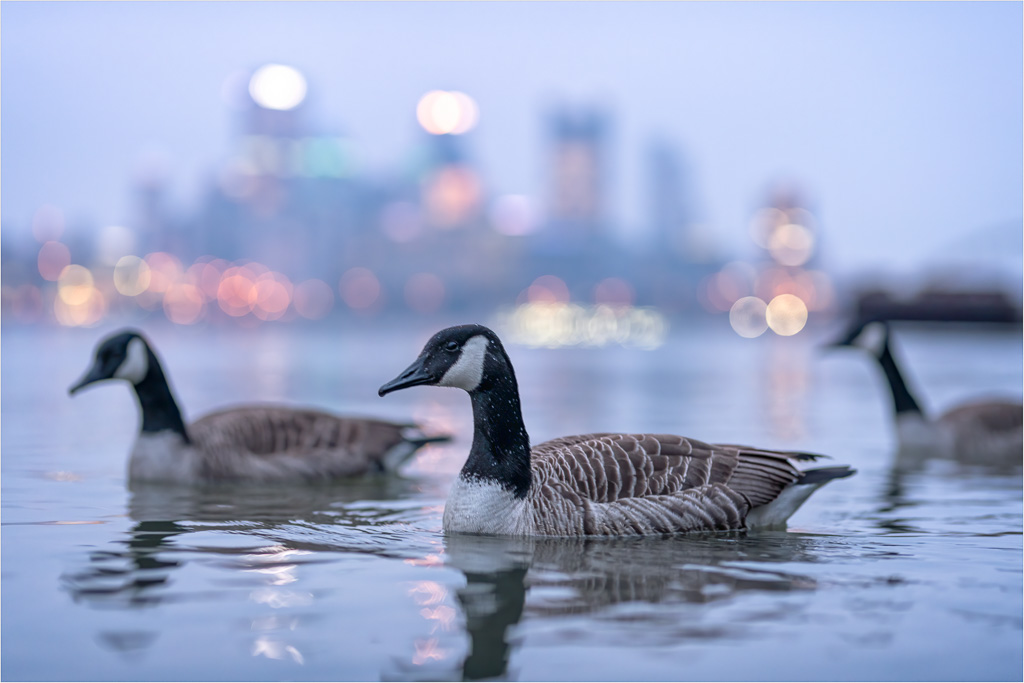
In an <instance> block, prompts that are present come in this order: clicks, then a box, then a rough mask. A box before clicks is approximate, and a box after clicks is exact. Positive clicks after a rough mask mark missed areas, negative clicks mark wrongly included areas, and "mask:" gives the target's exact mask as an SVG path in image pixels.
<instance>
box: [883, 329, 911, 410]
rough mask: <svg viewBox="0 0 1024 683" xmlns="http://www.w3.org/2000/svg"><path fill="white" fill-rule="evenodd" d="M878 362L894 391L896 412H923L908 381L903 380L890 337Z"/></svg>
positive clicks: (890, 388) (891, 389) (893, 403)
mask: <svg viewBox="0 0 1024 683" xmlns="http://www.w3.org/2000/svg"><path fill="white" fill-rule="evenodd" d="M878 363H879V365H881V366H882V371H883V372H885V378H886V379H887V380H889V390H890V391H891V392H892V406H893V410H894V411H895V413H896V414H897V415H899V414H901V413H918V414H921V407H920V406H919V405H918V404H917V401H916V400H914V397H913V395H911V393H910V389H908V388H907V383H906V382H905V381H904V380H903V375H902V374H900V370H899V368H898V367H896V359H895V358H893V355H892V351H890V350H889V340H888V339H886V340H885V345H884V346H883V347H882V353H881V354H880V355H879V356H878Z"/></svg>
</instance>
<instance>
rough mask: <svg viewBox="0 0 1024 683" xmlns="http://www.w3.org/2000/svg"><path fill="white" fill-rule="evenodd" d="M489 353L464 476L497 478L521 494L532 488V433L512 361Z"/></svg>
mask: <svg viewBox="0 0 1024 683" xmlns="http://www.w3.org/2000/svg"><path fill="white" fill-rule="evenodd" d="M505 360H506V362H505V364H504V365H505V367H501V365H502V363H500V362H499V361H498V360H497V359H495V358H494V357H493V356H491V355H490V354H488V357H487V360H486V366H485V371H484V376H483V379H482V380H481V382H480V386H479V387H477V388H476V390H474V391H473V392H471V393H470V395H469V396H470V399H471V400H472V402H473V446H472V448H470V450H469V458H468V459H467V460H466V464H465V466H463V468H462V476H463V477H466V478H477V479H484V480H491V481H496V482H498V483H499V484H501V485H502V486H503V487H504V488H506V489H507V490H509V491H510V492H512V493H513V495H515V496H516V497H517V498H525V497H526V494H527V492H528V491H529V489H530V483H531V481H532V475H531V472H530V436H529V435H528V434H527V433H526V427H525V425H523V413H522V409H521V408H520V404H519V386H518V384H516V376H515V373H514V372H513V371H512V365H511V363H508V362H507V359H505Z"/></svg>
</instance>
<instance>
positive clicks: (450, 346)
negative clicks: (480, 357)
mask: <svg viewBox="0 0 1024 683" xmlns="http://www.w3.org/2000/svg"><path fill="white" fill-rule="evenodd" d="M444 348H445V349H447V350H449V351H458V350H459V342H457V341H450V342H448V343H447V344H445V345H444Z"/></svg>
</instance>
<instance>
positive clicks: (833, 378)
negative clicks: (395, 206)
mask: <svg viewBox="0 0 1024 683" xmlns="http://www.w3.org/2000/svg"><path fill="white" fill-rule="evenodd" d="M439 327H440V325H439V324H436V323H435V324H427V323H425V322H424V321H422V320H420V321H405V322H401V321H390V322H375V323H372V324H368V323H365V322H356V321H352V322H348V323H344V324H340V323H339V324H337V325H333V326H307V327H303V326H291V327H285V326H280V327H272V326H266V327H264V328H259V329H256V330H250V331H243V330H237V329H235V330H210V329H205V330H203V329H190V328H174V327H170V326H158V325H154V326H152V327H151V328H147V332H148V333H149V336H150V337H151V339H152V340H153V341H154V345H155V346H156V348H157V351H158V353H159V354H160V355H161V356H162V357H163V359H164V361H165V369H166V370H167V372H168V375H169V376H170V378H171V382H172V384H173V386H174V388H175V390H176V393H177V396H178V398H179V400H180V401H181V403H182V406H183V408H184V411H185V413H186V417H196V416H199V415H201V414H203V413H205V412H207V411H209V410H212V409H214V408H218V407H221V406H225V405H229V404H232V403H238V402H242V401H252V400H271V401H284V402H289V403H296V404H301V405H313V406H320V407H325V408H328V409H331V410H334V411H337V412H343V413H353V414H360V415H376V416H381V417H386V418H392V419H400V420H406V419H408V418H410V417H415V418H416V419H418V420H420V421H423V422H426V423H428V424H429V425H431V426H432V427H434V428H436V429H439V430H447V431H451V432H452V433H453V434H455V436H456V438H455V440H454V441H453V442H452V443H451V444H446V445H443V446H431V447H428V448H425V449H424V450H422V451H421V452H420V454H419V456H418V457H417V458H416V459H415V460H414V461H412V462H410V463H409V464H408V465H407V466H406V468H405V469H404V470H403V473H402V476H401V477H396V478H391V479H375V480H364V481H358V482H350V483H345V484H337V485H332V486H321V487H313V488H303V487H261V488H255V487H248V488H219V489H217V488H214V489H204V490H198V491H193V490H175V489H173V488H168V487H145V488H137V489H135V490H129V489H128V487H127V486H126V480H125V462H126V454H127V452H128V450H129V448H130V445H131V441H132V439H133V438H134V434H135V431H136V429H137V419H138V418H137V415H136V409H135V405H134V403H133V400H132V398H131V396H130V392H129V390H128V388H127V387H125V386H121V385H114V384H107V385H101V386H98V387H95V388H93V389H91V390H90V391H88V392H84V393H83V394H81V395H79V396H76V397H75V398H74V399H73V400H72V399H70V398H69V397H68V396H67V387H68V386H69V385H70V384H71V383H72V382H73V381H74V380H75V379H77V377H78V376H79V375H80V374H81V373H82V372H83V371H84V370H85V368H86V366H87V365H88V363H89V361H90V358H91V353H92V348H93V346H94V344H95V342H96V341H97V340H98V339H99V338H100V337H101V336H102V335H103V334H105V333H107V332H109V331H110V329H108V328H104V329H99V330H63V329H61V330H57V329H48V328H19V327H13V326H6V327H5V329H4V331H3V338H2V449H3V459H2V477H3V478H2V493H3V497H2V523H3V530H2V560H3V562H2V671H0V674H2V676H3V678H5V679H7V680H58V679H59V680H130V681H136V680H197V679H198V680H281V679H287V680H352V679H355V680H451V679H488V678H492V679H505V680H530V679H547V680H651V679H660V680H742V679H758V680H783V681H793V680H821V679H830V680H882V679H884V680H1020V679H1021V677H1022V544H1021V539H1022V535H1021V534H1022V489H1021V475H1020V472H1019V471H1014V472H1010V473H1005V472H989V471H978V470H973V469H964V468H956V467H952V466H949V465H945V464H942V463H933V464H930V465H928V466H926V467H925V468H923V469H920V470H917V471H911V472H901V471H898V470H897V469H896V468H894V467H893V454H894V434H893V430H892V428H891V425H890V420H889V414H888V396H887V395H886V394H885V393H884V391H885V387H884V385H883V384H882V380H881V377H880V373H879V372H878V371H877V368H875V367H873V366H872V365H871V364H870V363H869V362H868V359H867V358H866V357H864V356H862V355H860V354H859V353H858V352H855V351H846V352H835V353H832V354H829V355H824V354H822V353H820V352H819V351H818V349H817V345H818V343H819V342H820V341H821V340H822V338H823V336H824V335H825V334H826V332H825V331H824V330H807V331H805V332H804V333H802V334H800V335H798V336H797V337H794V338H791V339H782V338H777V337H774V338H761V339H756V340H745V339H741V338H739V337H737V336H736V335H735V334H733V333H732V332H731V330H729V328H728V325H727V323H725V322H724V321H721V320H718V321H704V322H698V323H691V322H687V321H676V322H674V323H673V324H672V328H671V331H670V333H669V337H668V339H667V341H666V343H665V344H664V345H663V346H661V347H659V348H657V349H654V350H631V349H623V348H619V347H608V348H601V349H583V348H574V349H530V348H526V347H522V346H512V345H510V346H509V353H510V355H511V356H512V360H513V362H514V364H515V366H516V370H517V373H518V376H519V383H520V387H521V390H522V393H523V411H524V417H525V421H526V425H527V428H528V429H529V431H530V433H531V437H532V438H533V440H534V442H539V441H541V440H544V439H548V438H552V437H555V436H559V435H566V434H575V433H584V432H591V431H657V432H676V433H680V434H685V435H687V436H692V437H695V438H698V439H702V440H706V441H729V442H736V443H750V444H755V445H759V446H764V447H777V448H788V449H804V450H811V451H815V452H822V453H828V454H831V455H832V456H833V457H834V459H835V461H836V462H837V463H843V464H850V465H853V466H854V467H856V468H857V469H858V474H857V475H856V476H854V477H852V478H849V479H844V480H840V481H836V482H833V483H831V484H829V485H828V486H826V487H825V488H823V489H822V490H820V491H818V492H817V493H816V494H815V495H814V496H813V497H812V498H811V500H810V501H809V502H808V503H807V504H805V505H804V507H803V508H802V509H801V510H800V511H799V512H798V513H797V514H796V515H795V516H794V517H793V519H792V520H791V523H790V528H789V530H788V531H785V532H760V533H756V532H750V533H742V532H741V533H734V534H729V535H718V536H715V535H702V536H683V537H673V538H652V539H639V540H612V541H600V540H591V541H564V540H547V541H534V542H526V541H510V540H507V539H498V538H479V537H464V536H463V537H460V536H445V535H444V534H443V533H442V532H441V513H442V510H443V506H444V499H445V495H446V493H447V490H448V487H449V486H450V484H451V482H452V480H453V478H454V477H455V475H456V473H457V472H458V470H459V468H460V467H461V465H462V462H463V460H464V458H465V454H466V452H467V450H468V448H469V442H470V440H471V427H472V419H471V415H470V409H469V402H468V400H467V398H466V397H465V396H464V395H463V394H462V393H461V392H458V391H452V390H443V389H433V388H417V389H412V390H409V391H403V392H398V393H397V394H394V395H391V396H388V397H387V398H385V399H378V398H377V395H376V389H377V387H378V386H379V385H380V384H382V383H383V382H385V381H387V380H389V379H391V378H392V377H393V376H395V375H396V374H397V373H398V372H399V371H400V370H402V369H404V368H405V367H406V366H407V365H408V364H409V363H410V362H411V361H412V359H413V358H414V357H415V356H416V354H417V353H418V352H419V350H420V347H421V345H422V343H423V341H425V339H426V338H427V337H428V336H429V335H430V334H431V333H432V332H434V331H436V329H438V328H439ZM897 335H898V337H897V343H898V344H899V348H898V353H901V357H902V358H903V359H904V361H905V363H904V368H905V371H906V372H907V374H908V375H909V378H910V380H911V382H912V384H913V386H915V387H917V388H918V389H919V393H920V395H919V398H920V399H921V400H922V402H923V403H924V405H926V406H928V407H931V408H935V409H941V408H944V407H947V406H949V405H951V404H952V403H954V402H955V401H956V400H957V399H959V398H965V397H968V396H971V395H982V394H996V395H1004V396H1015V395H1016V396H1019V395H1020V392H1021V383H1022V348H1021V336H1020V332H1019V330H1016V331H1010V332H1006V331H1000V330H994V329H990V328H979V329H968V328H956V329H952V330H947V329H942V328H925V327H918V328H906V329H903V328H900V329H899V330H898V331H897Z"/></svg>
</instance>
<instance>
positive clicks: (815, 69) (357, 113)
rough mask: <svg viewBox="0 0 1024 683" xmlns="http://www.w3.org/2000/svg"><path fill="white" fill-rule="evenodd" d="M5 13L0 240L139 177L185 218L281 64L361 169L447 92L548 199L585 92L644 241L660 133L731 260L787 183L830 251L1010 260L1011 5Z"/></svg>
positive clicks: (67, 8) (627, 232) (395, 168)
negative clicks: (602, 120) (475, 111)
mask: <svg viewBox="0 0 1024 683" xmlns="http://www.w3.org/2000/svg"><path fill="white" fill-rule="evenodd" d="M0 12H2V15H3V20H4V21H3V24H2V29H0V30H2V39H3V40H2V57H3V59H2V74H0V75H2V80H3V85H4V94H5V95H6V96H5V97H4V99H3V117H2V124H0V125H2V134H3V141H4V143H5V144H4V145H3V147H2V152H0V154H2V165H3V170H4V171H6V172H5V173H3V175H2V181H0V182H2V192H3V198H4V200H5V201H4V202H3V208H2V213H0V220H2V225H3V229H4V231H5V232H7V233H8V234H7V235H6V236H7V237H8V238H11V237H12V235H11V234H10V233H11V232H15V233H17V234H18V235H20V236H28V234H29V231H30V228H31V224H32V218H33V216H34V215H35V213H36V212H37V211H38V210H39V208H40V207H41V206H45V205H49V206H55V207H58V208H59V209H60V210H61V211H62V212H63V214H64V216H65V220H66V222H67V224H68V226H69V227H71V226H74V225H76V224H82V225H90V226H93V227H94V228H96V229H101V228H103V227H105V226H110V225H129V226H130V223H131V222H132V221H133V220H135V219H136V218H137V207H136V206H134V205H133V202H135V201H136V200H137V199H136V197H135V196H134V195H133V187H135V186H136V185H137V184H138V182H139V178H140V175H145V174H152V173H158V174H161V175H162V176H163V181H164V182H165V183H166V185H167V188H168V193H169V201H170V202H171V203H172V205H174V206H176V207H179V208H178V209H177V210H178V211H179V212H180V213H190V212H196V211H198V210H199V208H200V206H201V203H202V199H203V192H204V191H205V189H206V188H207V187H208V186H209V185H210V184H211V182H213V181H214V178H215V176H216V175H217V173H218V172H219V169H221V168H222V167H223V166H224V164H225V163H226V161H227V160H228V159H229V157H230V155H231V154H232V153H233V150H234V149H235V148H236V147H237V144H238V136H239V134H240V130H241V128H240V126H239V117H240V116H241V115H242V111H241V110H240V109H239V107H238V105H237V101H236V100H237V98H234V99H233V95H232V93H233V92H234V90H236V89H237V85H238V83H239V81H240V79H241V81H242V82H245V80H247V79H248V76H249V74H251V73H252V71H253V70H254V69H255V68H257V67H259V66H261V65H262V64H265V63H280V64H286V65H289V66H292V67H294V68H296V69H298V70H299V71H300V72H301V73H302V74H303V75H304V76H305V78H306V80H307V82H308V85H309V92H308V100H307V101H306V102H305V103H304V104H303V107H304V108H305V111H304V116H305V118H306V120H307V121H308V122H309V124H310V125H311V126H312V127H313V128H315V129H318V130H324V131H332V132H334V134H336V135H339V136H343V137H344V138H345V139H346V141H347V142H348V144H349V145H350V151H351V154H352V159H353V164H354V167H355V172H357V173H359V174H360V175H361V176H363V177H366V178H372V179H386V178H388V177H391V176H394V175H395V174H398V173H400V172H401V170H402V169H403V168H407V167H408V165H409V164H410V163H414V162H415V159H416V155H417V154H421V153H422V149H423V147H424V144H425V142H424V138H425V137H429V136H428V135H426V133H425V132H424V130H423V129H422V128H421V127H420V125H419V124H418V123H417V120H416V105H417V103H418V102H419V101H420V98H421V97H422V96H423V95H424V94H425V93H426V92H428V91H432V90H438V89H441V90H456V91H461V92H465V93H467V94H468V95H469V96H471V97H472V98H473V99H474V100H475V101H476V103H477V105H478V108H479V120H478V123H477V125H476V127H475V128H474V129H473V130H471V131H469V132H468V133H467V134H466V135H464V136H462V138H460V141H459V142H460V143H461V145H462V149H463V150H464V153H465V154H466V156H467V157H468V158H469V159H471V160H472V162H473V164H474V165H475V167H476V168H478V169H479V173H480V182H481V183H483V184H484V185H485V187H486V190H487V194H488V195H489V196H491V197H501V196H506V195H509V196H522V197H529V198H534V200H535V202H536V203H537V204H543V202H544V201H545V200H546V199H547V197H546V192H547V190H546V184H547V183H549V182H550V180H549V178H547V177H546V171H545V165H546V164H548V163H550V159H548V158H547V156H546V155H547V154H548V152H547V151H546V146H545V145H546V141H547V140H548V138H549V134H548V132H547V130H546V129H547V127H549V126H550V116H551V115H552V112H557V111H558V110H559V109H561V108H569V109H573V108H577V109H583V110H587V109H595V110H599V111H602V112H604V113H605V114H606V115H607V117H608V132H607V154H608V157H609V160H608V162H607V165H606V166H607V169H608V170H607V176H608V177H607V178H605V180H604V187H605V188H606V196H603V197H602V201H603V202H604V204H605V205H606V206H607V213H608V217H609V221H610V223H611V225H610V231H611V233H612V235H613V236H614V238H615V239H616V240H617V241H618V242H619V243H622V244H626V245H634V244H640V243H645V242H648V241H650V240H651V239H653V238H654V228H655V226H654V224H655V223H656V222H657V219H656V217H652V216H651V215H650V213H651V206H652V201H651V199H650V197H649V194H650V192H651V189H650V188H651V183H652V181H651V178H650V173H651V171H650V169H651V168H652V162H651V155H652V152H651V150H652V148H657V147H658V146H659V145H660V146H662V147H664V148H667V149H672V150H675V152H676V153H677V157H678V164H679V165H681V166H682V169H683V171H682V173H683V180H684V181H685V185H686V187H685V191H686V193H687V196H688V202H689V204H688V206H687V210H688V211H690V213H691V214H692V220H693V222H694V224H695V226H696V229H697V230H699V231H700V233H701V234H702V235H704V236H705V237H706V241H708V242H709V243H710V247H709V248H710V249H712V250H714V251H715V253H716V256H718V257H719V258H720V259H721V260H727V259H733V258H749V257H750V255H751V247H752V245H751V243H750V236H749V225H750V223H751V219H752V216H754V215H755V213H756V211H757V210H758V209H759V208H761V207H762V205H763V204H764V203H765V202H766V201H767V200H768V199H769V194H770V191H771V188H772V187H773V186H775V185H776V184H778V183H783V184H785V183H792V184H794V185H795V186H796V187H798V188H799V189H800V190H801V192H802V193H803V195H804V196H806V197H807V198H809V200H810V203H811V204H812V208H813V209H815V210H816V212H817V213H816V217H817V219H818V221H819V223H820V224H821V225H822V226H823V232H822V235H823V239H824V240H825V243H826V244H827V248H826V249H825V250H824V251H823V253H822V254H821V260H822V261H823V263H824V264H825V266H826V267H827V268H829V269H831V270H832V271H834V272H841V273H850V272H855V271H859V270H861V271H862V270H865V269H867V270H872V271H878V270H886V269H888V270H896V271H904V272H906V271H910V272H913V271H917V270H920V269H922V268H926V267H928V266H929V265H933V264H936V263H938V264H943V263H948V262H955V261H957V260H958V259H961V260H962V259H967V260H968V261H969V260H970V259H972V258H973V259H974V261H976V262H977V261H983V260H985V259H992V258H995V259H997V260H998V259H1002V260H1003V261H1005V260H1007V259H1009V261H1010V264H1011V268H1013V267H1016V268H1017V269H1019V262H1020V253H1019V249H1018V248H1017V247H1016V245H1017V244H1019V242H1020V231H1021V213H1022V211H1021V205H1022V203H1024V193H1022V186H1024V175H1022V166H1021V154H1020V149H1021V147H1022V144H1024V138H1022V126H1021V123H1022V106H1021V100H1022V74H1024V70H1022V66H1021V59H1020V57H1021V54H1022V38H1021V33H1020V31H1019V27H1020V25H1021V20H1022V11H1021V5H1020V4H1017V3H982V4H973V3H909V4H890V3H868V4H858V3H821V4H819V3H798V4H784V3H782V4H779V3H737V4H733V3H654V4H646V3H645V4H635V3H624V4H619V3H599V4H597V3H594V4H592V3H568V4H563V3H526V4H518V3H458V4H426V3H425V4H418V3H416V4H403V5H391V4H375V3H367V4H363V3H341V4H333V3H310V4H305V3H301V4H291V3H224V4H221V3H210V4H207V3H189V4H186V5H178V4H169V3H139V4H133V3H111V4H104V3H96V4H83V3H60V4H59V5H57V4H47V3H43V4H35V3H10V2H5V3H3V6H2V9H0ZM130 227H132V226H130ZM974 236H981V238H980V239H981V241H984V242H985V244H980V245H979V244H975V242H978V241H979V240H978V239H975V238H974ZM1014 249H1017V252H1018V253H1016V254H1013V253H1012V252H1013V251H1014ZM972 251H973V252H974V254H973V255H972ZM1008 251H1009V255H1008ZM1014 259H1015V261H1014ZM1014 264H1018V265H1016V266H1015V265H1014Z"/></svg>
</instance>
